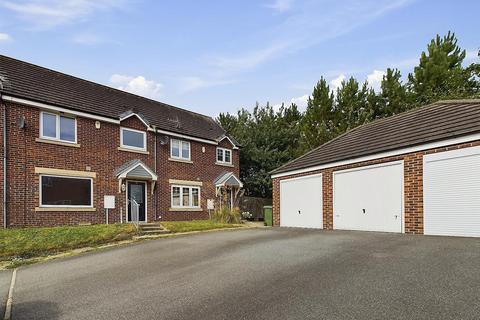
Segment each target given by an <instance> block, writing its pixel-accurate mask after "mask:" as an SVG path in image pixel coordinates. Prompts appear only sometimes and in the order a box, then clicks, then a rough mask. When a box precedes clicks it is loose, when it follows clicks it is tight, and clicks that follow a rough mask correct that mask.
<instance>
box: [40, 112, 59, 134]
mask: <svg viewBox="0 0 480 320" xmlns="http://www.w3.org/2000/svg"><path fill="white" fill-rule="evenodd" d="M42 129H43V132H42V135H43V136H44V137H50V138H56V137H57V117H56V116H55V115H54V114H49V113H42Z"/></svg>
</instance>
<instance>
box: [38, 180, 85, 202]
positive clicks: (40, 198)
mask: <svg viewBox="0 0 480 320" xmlns="http://www.w3.org/2000/svg"><path fill="white" fill-rule="evenodd" d="M42 177H55V178H66V179H82V180H90V205H89V206H83V205H51V204H43V203H42V202H43V199H42ZM38 180H39V181H38V183H39V189H38V190H39V196H38V198H39V202H40V208H93V179H92V178H89V177H74V176H62V175H54V174H40V175H39V176H38Z"/></svg>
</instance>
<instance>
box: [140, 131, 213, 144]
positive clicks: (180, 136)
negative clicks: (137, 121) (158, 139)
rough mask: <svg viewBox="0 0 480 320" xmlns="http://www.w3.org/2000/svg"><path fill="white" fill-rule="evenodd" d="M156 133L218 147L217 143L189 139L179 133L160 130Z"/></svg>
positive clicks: (189, 137) (193, 138)
mask: <svg viewBox="0 0 480 320" xmlns="http://www.w3.org/2000/svg"><path fill="white" fill-rule="evenodd" d="M148 131H155V130H154V129H151V128H149V129H148ZM156 131H157V132H158V133H162V134H166V135H168V136H172V137H177V138H183V139H185V140H192V141H198V142H203V143H208V144H213V145H218V143H217V142H215V141H212V140H206V139H201V138H195V137H191V136H187V135H184V134H180V133H175V132H171V131H166V130H160V129H157V130H156Z"/></svg>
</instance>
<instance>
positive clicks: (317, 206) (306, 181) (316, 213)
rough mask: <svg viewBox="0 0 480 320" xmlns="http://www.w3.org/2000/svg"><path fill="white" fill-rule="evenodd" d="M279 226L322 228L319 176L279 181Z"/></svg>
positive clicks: (320, 180)
mask: <svg viewBox="0 0 480 320" xmlns="http://www.w3.org/2000/svg"><path fill="white" fill-rule="evenodd" d="M280 226H282V227H299V228H318V229H321V228H322V227H323V210H322V175H321V174H319V175H313V176H307V177H302V178H294V179H288V180H282V181H280Z"/></svg>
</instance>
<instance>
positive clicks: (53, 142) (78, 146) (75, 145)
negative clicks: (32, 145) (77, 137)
mask: <svg viewBox="0 0 480 320" xmlns="http://www.w3.org/2000/svg"><path fill="white" fill-rule="evenodd" d="M35 141H36V142H41V143H49V144H56V145H59V146H65V147H74V148H80V145H79V144H78V143H69V142H63V141H57V140H48V139H42V138H36V139H35Z"/></svg>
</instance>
